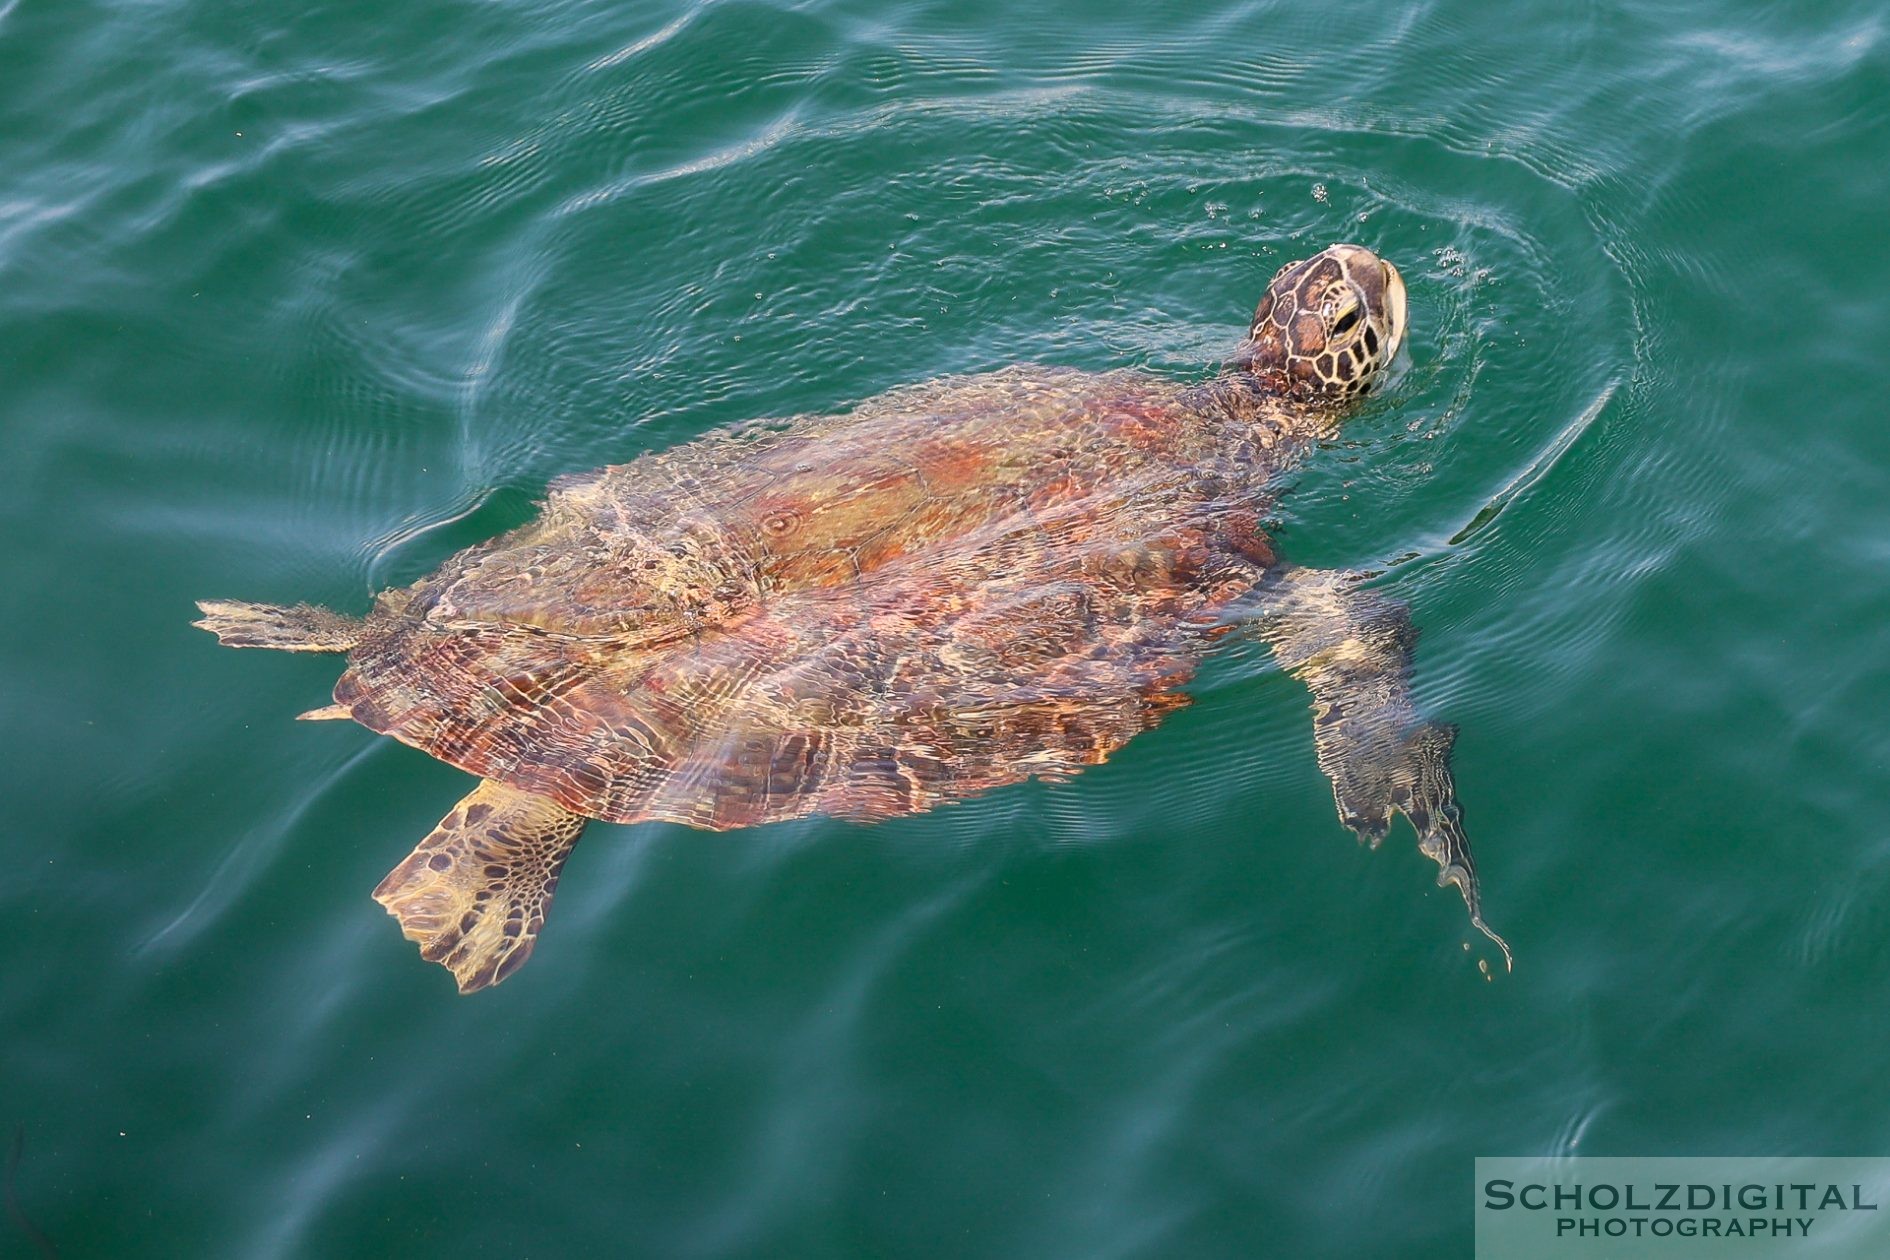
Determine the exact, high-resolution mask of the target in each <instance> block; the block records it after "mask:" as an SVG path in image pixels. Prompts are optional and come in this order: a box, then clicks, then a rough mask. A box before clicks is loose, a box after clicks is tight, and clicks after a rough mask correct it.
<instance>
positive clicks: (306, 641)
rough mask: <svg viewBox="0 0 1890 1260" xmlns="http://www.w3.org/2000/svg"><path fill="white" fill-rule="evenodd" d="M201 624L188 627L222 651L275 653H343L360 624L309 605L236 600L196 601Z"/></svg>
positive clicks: (355, 634) (351, 642)
mask: <svg viewBox="0 0 1890 1260" xmlns="http://www.w3.org/2000/svg"><path fill="white" fill-rule="evenodd" d="M197 608H198V609H199V611H201V612H202V613H203V617H202V619H201V620H198V621H193V622H191V623H190V624H191V625H193V626H196V627H197V628H198V629H199V630H208V631H209V632H210V633H211V634H214V635H216V636H217V642H219V643H221V644H222V645H223V646H224V647H238V648H273V649H275V650H276V651H278V652H346V651H348V650H349V649H350V648H352V647H353V646H354V645H355V641H356V640H357V639H358V638H359V637H360V634H361V623H360V622H359V621H357V620H355V619H354V618H353V617H344V616H342V615H341V614H340V613H338V612H332V611H330V610H329V609H326V608H317V607H315V606H314V605H313V604H296V605H295V606H293V607H285V606H283V605H281V604H251V603H246V602H244V601H243V600H238V599H200V600H198V601H197Z"/></svg>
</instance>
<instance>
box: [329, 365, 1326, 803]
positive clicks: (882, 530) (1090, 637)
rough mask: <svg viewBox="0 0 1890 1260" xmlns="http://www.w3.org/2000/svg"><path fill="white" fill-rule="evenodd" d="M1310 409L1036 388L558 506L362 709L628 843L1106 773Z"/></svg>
mask: <svg viewBox="0 0 1890 1260" xmlns="http://www.w3.org/2000/svg"><path fill="white" fill-rule="evenodd" d="M1304 423H1306V421H1305V418H1304V416H1303V415H1300V414H1299V413H1298V412H1295V411H1292V410H1287V409H1283V408H1281V407H1280V406H1279V405H1278V404H1272V405H1271V407H1270V409H1269V408H1267V407H1264V406H1263V407H1262V409H1261V410H1260V411H1259V412H1256V411H1255V409H1254V405H1253V404H1252V401H1251V400H1248V404H1247V405H1245V406H1242V405H1229V404H1228V402H1227V399H1226V398H1225V396H1224V395H1223V394H1222V393H1220V392H1217V390H1216V388H1215V387H1213V386H1204V387H1198V388H1194V389H1190V388H1188V387H1186V386H1183V385H1179V384H1175V383H1172V382H1164V381H1161V380H1158V379H1155V378H1151V377H1148V376H1145V375H1141V374H1138V373H1132V372H1115V373H1104V374H1092V373H1083V372H1075V371H1067V370H1057V369H1045V368H1015V369H1009V370H1006V371H1002V372H997V373H993V374H990V375H985V376H977V377H971V378H961V379H957V380H947V381H942V382H934V383H931V384H927V385H922V386H915V387H911V388H907V389H901V390H896V391H893V392H892V393H890V394H887V395H884V396H881V397H880V398H877V399H874V400H873V401H872V402H870V403H868V404H865V405H863V406H862V407H860V408H859V409H858V410H856V411H853V412H851V413H849V414H846V415H840V416H824V417H811V418H804V419H799V420H794V421H789V422H783V423H778V424H761V425H749V426H744V427H740V428H736V429H732V430H726V431H723V432H720V433H717V434H713V435H711V436H709V437H706V438H703V439H700V440H698V441H695V442H692V443H689V444H687V445H684V446H680V447H676V448H674V449H671V450H668V451H663V452H660V453H656V454H650V455H645V456H643V457H641V458H639V459H637V460H636V461H634V462H632V463H630V464H626V465H621V466H617V467H610V468H604V469H601V470H598V471H596V472H592V473H587V474H582V475H579V476H575V477H570V478H565V479H563V480H561V481H560V482H557V483H554V485H553V487H552V491H551V494H550V496H549V498H548V499H547V501H546V503H545V505H544V510H543V512H542V514H541V515H540V517H539V518H538V519H537V520H536V521H534V522H532V523H531V524H528V525H526V526H524V527H522V528H520V529H517V530H515V531H513V532H512V533H510V534H507V535H505V536H503V537H500V538H497V539H494V540H492V541H491V542H488V543H486V544H484V545H481V546H478V547H475V548H472V549H471V550H469V551H466V552H463V553H461V554H460V555H459V556H456V557H455V558H453V559H452V560H450V561H449V562H448V563H447V564H446V565H445V566H444V567H443V568H442V569H441V570H440V571H439V572H437V573H435V574H434V575H432V576H430V577H428V578H425V579H423V580H422V581H420V582H418V583H416V584H414V585H413V586H411V587H408V588H406V589H404V590H399V591H394V592H389V593H388V594H387V595H384V596H382V598H381V600H380V601H379V602H378V603H377V605H376V607H375V609H374V611H373V612H372V613H371V614H370V615H369V617H368V619H367V621H366V623H365V624H364V625H363V626H362V628H361V631H360V635H359V639H358V642H356V644H355V645H354V649H353V651H352V652H351V654H350V658H349V667H348V670H347V672H346V673H345V674H344V675H343V676H342V678H341V680H340V682H339V683H338V684H337V685H336V688H335V699H336V700H337V702H339V704H341V705H343V706H345V707H346V708H347V709H348V710H349V711H350V712H351V714H352V715H353V716H354V717H355V718H356V719H357V720H358V721H360V722H362V723H363V724H365V725H367V726H369V727H371V728H373V729H374V730H376V731H380V732H383V733H385V734H388V735H392V736H394V737H396V738H398V739H400V740H402V741H404V742H406V743H408V744H411V745H413V746H414V747H416V748H420V749H422V750H424V751H426V752H428V753H431V754H433V755H434V756H436V757H439V758H441V759H442V760H444V761H447V762H450V763H451V764H453V765H455V766H458V767H460V768H462V769H464V770H467V771H470V772H472V773H473V774H476V775H479V776H481V777H483V778H487V779H491V780H496V781H498V782H500V783H504V784H508V785H511V786H512V787H516V788H520V789H523V790H525V791H527V792H532V793H537V794H541V795H543V796H545V797H548V798H550V799H551V800H553V801H555V802H556V803H557V804H559V805H561V806H563V807H565V808H567V809H569V810H572V811H574V812H576V813H579V814H584V815H587V816H590V817H594V818H602V819H607V820H610V821H614V822H636V821H639V820H644V819H667V820H672V821H677V822H683V823H688V824H690V825H693V826H697V827H707V828H716V829H721V828H730V827H743V826H748V825H751V824H755V823H762V822H768V821H772V820H776V819H783V818H793V817H798V816H801V815H805V814H810V813H816V812H819V813H826V814H832V815H837V816H841V817H847V818H859V819H868V818H881V817H886V816H889V815H894V814H902V813H908V812H914V811H919V810H925V809H929V808H931V807H933V806H935V805H937V804H940V803H941V802H944V801H947V800H950V799H955V798H959V797H963V796H967V795H970V794H973V793H976V792H980V791H983V790H985V789H988V788H992V787H996V786H998V785H1000V784H1005V783H1011V782H1015V781H1017V780H1020V779H1024V778H1028V777H1032V776H1036V777H1043V778H1051V779H1055V778H1060V777H1064V776H1067V775H1069V774H1071V773H1073V772H1075V771H1076V770H1078V769H1080V768H1082V767H1084V766H1087V765H1093V764H1095V763H1097V762H1100V761H1102V760H1103V759H1104V758H1106V757H1108V756H1109V755H1110V753H1112V752H1113V751H1114V750H1115V749H1117V748H1119V747H1120V746H1121V745H1122V744H1123V743H1124V742H1125V741H1127V740H1128V739H1130V738H1131V737H1132V736H1134V735H1135V734H1137V733H1138V732H1140V731H1142V730H1145V729H1146V728H1148V727H1149V726H1151V725H1152V724H1154V723H1155V722H1156V721H1158V720H1159V719H1160V718H1161V716H1162V715H1163V714H1164V713H1166V712H1168V711H1170V710H1172V709H1174V708H1176V707H1177V706H1179V705H1182V704H1184V703H1186V700H1185V697H1184V696H1183V695H1182V694H1181V693H1180V692H1179V691H1178V688H1179V687H1180V686H1181V684H1183V683H1185V682H1186V681H1187V680H1188V679H1189V678H1190V677H1191V675H1192V674H1193V672H1194V669H1195V667H1196V663H1197V661H1198V660H1199V658H1200V656H1201V653H1202V651H1203V650H1204V648H1205V647H1206V645H1207V643H1208V642H1209V640H1211V639H1212V638H1213V637H1215V636H1216V635H1217V634H1218V633H1219V631H1220V629H1221V628H1222V626H1223V624H1224V619H1225V617H1226V615H1227V614H1228V613H1229V611H1230V610H1231V609H1232V608H1233V607H1234V606H1236V605H1238V604H1239V603H1240V601H1241V600H1242V599H1243V597H1245V596H1246V595H1248V593H1249V592H1251V591H1252V590H1253V588H1254V587H1255V585H1256V584H1257V583H1258V582H1259V580H1260V579H1261V577H1262V575H1263V574H1264V573H1265V572H1266V571H1267V569H1268V568H1269V567H1270V566H1271V565H1272V564H1273V552H1272V549H1271V546H1270V544H1269V543H1268V541H1267V539H1266V538H1265V537H1264V536H1263V535H1262V533H1261V532H1260V519H1259V516H1260V513H1261V512H1262V511H1264V509H1265V502H1266V494H1267V485H1268V482H1269V481H1270V480H1271V479H1272V477H1273V475H1274V474H1275V472H1276V471H1277V470H1278V469H1279V468H1280V467H1281V465H1282V464H1283V462H1285V461H1286V460H1287V459H1289V458H1290V457H1291V454H1292V452H1294V451H1296V450H1297V449H1299V448H1300V447H1301V446H1302V445H1303V443H1302V442H1301V441H1300V440H1299V439H1300V438H1302V437H1304V436H1305V434H1304V433H1301V432H1296V431H1295V429H1294V425H1295V424H1300V425H1302V426H1303V425H1304Z"/></svg>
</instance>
